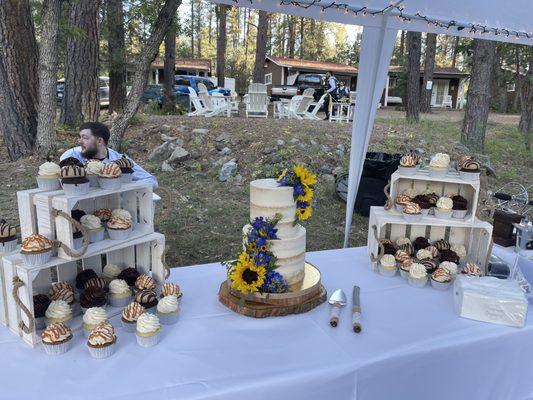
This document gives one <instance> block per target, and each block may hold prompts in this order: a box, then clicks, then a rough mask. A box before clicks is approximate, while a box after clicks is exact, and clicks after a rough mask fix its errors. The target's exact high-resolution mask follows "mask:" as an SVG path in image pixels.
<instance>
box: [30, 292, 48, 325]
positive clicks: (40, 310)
mask: <svg viewBox="0 0 533 400" xmlns="http://www.w3.org/2000/svg"><path fill="white" fill-rule="evenodd" d="M49 305H50V299H49V298H48V296H47V295H45V294H36V295H35V296H33V317H34V320H35V329H37V330H38V329H43V328H44V327H45V326H46V316H45V313H46V309H47V308H48V306H49Z"/></svg>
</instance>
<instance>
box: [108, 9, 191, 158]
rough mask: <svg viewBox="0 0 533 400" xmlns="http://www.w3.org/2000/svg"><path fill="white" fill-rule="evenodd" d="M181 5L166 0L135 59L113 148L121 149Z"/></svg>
mask: <svg viewBox="0 0 533 400" xmlns="http://www.w3.org/2000/svg"><path fill="white" fill-rule="evenodd" d="M180 4H181V0H165V3H164V4H163V6H162V8H161V10H160V11H159V14H158V16H157V20H156V22H155V24H154V25H153V26H152V31H151V33H150V37H149V38H148V39H147V40H146V43H145V44H144V46H143V48H142V50H141V52H140V53H139V54H138V55H137V57H136V59H135V62H134V64H135V73H134V75H133V84H132V87H131V91H130V93H129V95H128V97H127V98H126V104H125V106H124V111H122V113H121V114H120V115H119V116H118V117H117V118H116V119H115V122H114V123H113V127H112V128H111V139H110V141H109V145H110V146H111V147H113V148H119V145H120V143H121V142H122V138H123V137H124V132H126V128H127V127H128V125H129V123H130V121H131V119H132V118H133V116H134V115H135V113H136V112H137V110H138V109H139V105H140V104H141V97H142V95H143V93H144V89H145V88H146V84H147V83H148V78H149V74H150V65H151V64H152V62H153V61H154V60H155V58H156V57H157V55H158V54H159V45H160V44H161V42H162V41H163V39H164V37H165V35H166V33H167V31H168V29H169V28H170V26H171V24H172V20H173V19H174V17H175V15H176V10H177V9H178V6H179V5H180Z"/></svg>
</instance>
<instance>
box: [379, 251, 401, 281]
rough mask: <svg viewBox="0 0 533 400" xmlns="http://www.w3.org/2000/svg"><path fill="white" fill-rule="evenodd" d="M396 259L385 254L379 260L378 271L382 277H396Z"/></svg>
mask: <svg viewBox="0 0 533 400" xmlns="http://www.w3.org/2000/svg"><path fill="white" fill-rule="evenodd" d="M396 269H397V268H396V259H395V258H394V256H393V255H392V254H384V255H383V256H382V257H381V258H380V259H379V265H378V270H379V273H380V275H383V276H389V277H391V276H394V275H396Z"/></svg>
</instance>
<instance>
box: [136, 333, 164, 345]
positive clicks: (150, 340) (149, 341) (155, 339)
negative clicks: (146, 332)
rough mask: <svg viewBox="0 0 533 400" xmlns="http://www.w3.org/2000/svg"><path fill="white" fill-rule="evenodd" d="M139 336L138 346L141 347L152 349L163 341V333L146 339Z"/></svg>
mask: <svg viewBox="0 0 533 400" xmlns="http://www.w3.org/2000/svg"><path fill="white" fill-rule="evenodd" d="M135 336H137V344H138V345H139V346H141V347H152V346H155V345H156V344H158V343H159V341H160V340H161V331H159V332H157V333H156V334H155V335H153V336H149V337H144V336H139V335H135Z"/></svg>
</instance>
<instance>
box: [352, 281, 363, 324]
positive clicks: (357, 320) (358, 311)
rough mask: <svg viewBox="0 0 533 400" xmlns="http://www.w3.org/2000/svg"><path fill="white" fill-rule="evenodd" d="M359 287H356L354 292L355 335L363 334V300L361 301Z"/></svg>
mask: <svg viewBox="0 0 533 400" xmlns="http://www.w3.org/2000/svg"><path fill="white" fill-rule="evenodd" d="M359 292H360V289H359V286H357V285H354V287H353V292H352V325H353V331H354V332H355V333H359V332H361V329H362V327H361V300H360V299H359Z"/></svg>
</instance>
